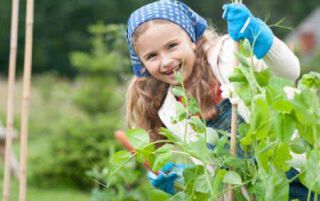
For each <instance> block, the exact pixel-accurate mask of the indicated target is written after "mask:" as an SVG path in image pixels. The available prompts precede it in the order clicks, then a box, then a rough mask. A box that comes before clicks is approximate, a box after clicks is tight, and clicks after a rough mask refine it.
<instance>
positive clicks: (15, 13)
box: [2, 0, 19, 201]
mask: <svg viewBox="0 0 320 201" xmlns="http://www.w3.org/2000/svg"><path fill="white" fill-rule="evenodd" d="M18 20H19V0H12V12H11V36H10V59H9V83H8V99H7V101H8V102H7V130H6V144H5V147H6V148H5V154H4V155H5V159H4V180H3V197H2V200H3V201H9V200H10V178H11V175H10V166H11V145H12V136H13V116H14V84H15V74H16V58H17V47H18V45H17V44H18V43H17V41H18Z"/></svg>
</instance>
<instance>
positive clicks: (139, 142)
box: [127, 128, 150, 149]
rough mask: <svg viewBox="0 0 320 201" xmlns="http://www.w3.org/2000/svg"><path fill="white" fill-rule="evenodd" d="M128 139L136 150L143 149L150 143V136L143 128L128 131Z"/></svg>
mask: <svg viewBox="0 0 320 201" xmlns="http://www.w3.org/2000/svg"><path fill="white" fill-rule="evenodd" d="M127 137H128V140H129V143H130V144H131V145H132V146H133V147H134V148H135V149H143V148H144V147H145V146H146V145H147V144H149V142H150V137H149V134H148V133H147V132H146V131H145V130H143V129H141V128H136V129H130V130H128V132H127Z"/></svg>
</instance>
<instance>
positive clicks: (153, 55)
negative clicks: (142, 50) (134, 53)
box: [147, 54, 156, 60]
mask: <svg viewBox="0 0 320 201" xmlns="http://www.w3.org/2000/svg"><path fill="white" fill-rule="evenodd" d="M155 56H156V54H149V55H148V56H147V60H150V59H152V58H154V57H155Z"/></svg>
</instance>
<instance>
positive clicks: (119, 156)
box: [110, 150, 131, 165]
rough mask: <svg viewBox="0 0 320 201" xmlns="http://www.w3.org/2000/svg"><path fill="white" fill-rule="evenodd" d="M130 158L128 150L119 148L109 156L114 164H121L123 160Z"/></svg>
mask: <svg viewBox="0 0 320 201" xmlns="http://www.w3.org/2000/svg"><path fill="white" fill-rule="evenodd" d="M130 158H131V154H130V153H129V152H127V151H124V150H121V151H118V152H116V153H114V154H113V155H112V156H111V159H110V162H111V163H112V164H114V165H123V164H124V163H125V162H127V161H129V159H130Z"/></svg>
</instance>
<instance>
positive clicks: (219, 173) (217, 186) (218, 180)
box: [213, 168, 227, 200]
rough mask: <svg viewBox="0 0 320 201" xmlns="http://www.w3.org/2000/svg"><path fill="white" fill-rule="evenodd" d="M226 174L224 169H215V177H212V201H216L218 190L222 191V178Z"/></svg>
mask: <svg viewBox="0 0 320 201" xmlns="http://www.w3.org/2000/svg"><path fill="white" fill-rule="evenodd" d="M226 173H227V171H226V170H225V169H218V168H217V169H216V172H215V177H214V181H213V195H214V196H215V199H214V200H217V198H218V197H219V196H218V193H219V192H220V190H221V189H222V182H223V178H224V175H225V174H226Z"/></svg>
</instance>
